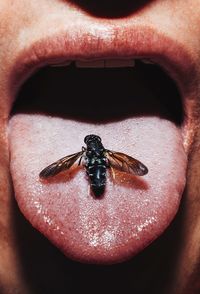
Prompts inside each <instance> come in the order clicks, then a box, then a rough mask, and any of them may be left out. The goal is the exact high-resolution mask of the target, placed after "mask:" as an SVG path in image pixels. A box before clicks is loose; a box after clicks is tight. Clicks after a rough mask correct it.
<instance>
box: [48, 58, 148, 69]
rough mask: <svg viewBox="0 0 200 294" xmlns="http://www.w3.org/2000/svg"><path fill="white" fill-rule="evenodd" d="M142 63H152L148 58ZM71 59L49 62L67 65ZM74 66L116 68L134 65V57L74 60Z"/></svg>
mask: <svg viewBox="0 0 200 294" xmlns="http://www.w3.org/2000/svg"><path fill="white" fill-rule="evenodd" d="M141 61H142V62H143V63H147V64H153V62H152V61H151V60H150V59H141ZM71 63H72V61H62V62H60V63H55V64H51V65H50V66H53V67H64V66H68V65H70V64H71ZM75 65H76V67H79V68H116V67H134V66H135V60H134V59H105V60H92V61H91V60H90V61H82V60H77V61H75Z"/></svg>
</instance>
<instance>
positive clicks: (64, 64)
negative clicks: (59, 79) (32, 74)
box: [50, 60, 72, 67]
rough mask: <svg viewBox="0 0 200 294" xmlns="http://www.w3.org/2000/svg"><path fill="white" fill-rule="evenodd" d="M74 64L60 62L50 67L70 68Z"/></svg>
mask: <svg viewBox="0 0 200 294" xmlns="http://www.w3.org/2000/svg"><path fill="white" fill-rule="evenodd" d="M71 63H72V62H71V61H66V60H65V61H62V62H58V63H53V64H50V66H52V67H64V66H68V65H70V64H71Z"/></svg>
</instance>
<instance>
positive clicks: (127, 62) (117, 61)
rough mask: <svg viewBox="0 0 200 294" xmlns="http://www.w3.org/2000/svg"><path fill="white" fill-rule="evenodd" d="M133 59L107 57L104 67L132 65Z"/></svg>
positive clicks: (133, 63) (133, 64)
mask: <svg viewBox="0 0 200 294" xmlns="http://www.w3.org/2000/svg"><path fill="white" fill-rule="evenodd" d="M134 66H135V60H134V59H107V60H105V67H134Z"/></svg>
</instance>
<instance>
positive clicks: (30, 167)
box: [10, 114, 186, 263]
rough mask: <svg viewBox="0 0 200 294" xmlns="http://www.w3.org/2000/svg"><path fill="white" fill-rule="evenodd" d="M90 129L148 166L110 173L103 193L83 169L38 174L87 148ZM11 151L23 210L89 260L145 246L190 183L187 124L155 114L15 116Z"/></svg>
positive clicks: (123, 255) (109, 259) (117, 257)
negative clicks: (94, 191) (98, 120)
mask: <svg viewBox="0 0 200 294" xmlns="http://www.w3.org/2000/svg"><path fill="white" fill-rule="evenodd" d="M91 133H94V134H97V135H99V136H100V137H101V138H102V142H103V144H104V146H105V148H107V149H111V150H114V151H122V152H124V153H126V154H129V155H131V156H133V157H135V158H137V159H139V160H140V161H142V162H143V163H144V164H145V165H146V166H147V167H148V169H149V173H148V174H147V175H146V176H144V177H140V178H139V177H134V176H130V175H128V174H125V173H120V172H116V173H115V178H113V176H112V174H111V173H110V172H108V176H107V184H106V192H105V195H104V196H103V198H101V199H95V198H94V197H92V196H91V194H90V189H89V182H88V179H87V176H86V172H85V170H84V168H78V169H74V170H73V171H71V170H70V171H68V172H65V173H63V174H62V175H60V176H56V177H54V178H52V179H50V180H48V181H46V182H44V181H41V180H40V179H39V173H40V171H41V170H42V169H43V168H44V167H46V166H47V165H49V164H50V163H52V162H54V161H55V160H58V159H60V158H61V157H64V156H65V155H69V154H72V153H75V152H78V151H80V150H81V147H82V146H83V145H84V144H83V139H84V137H85V136H86V135H88V134H91ZM10 151H11V173H12V177H13V182H14V189H15V195H16V199H17V201H18V204H19V207H20V209H21V211H22V212H23V214H24V215H25V217H26V218H27V219H28V220H29V221H30V222H31V224H32V225H33V226H34V227H35V228H37V229H38V230H39V231H40V232H41V233H43V234H44V235H45V236H46V237H47V238H48V239H49V240H50V241H51V242H52V243H54V244H55V245H56V246H57V247H58V248H60V250H61V251H62V252H63V253H64V254H65V255H66V256H68V257H71V258H73V259H75V260H79V261H82V262H89V263H115V262H119V261H122V260H125V259H127V258H130V257H132V256H134V255H135V254H136V253H138V252H139V251H141V250H142V249H144V248H145V247H146V246H147V245H148V244H149V243H151V242H152V241H153V240H154V239H156V238H157V237H158V236H159V235H160V234H161V233H162V232H163V231H164V229H165V228H166V227H167V226H168V225H169V223H170V222H171V220H172V219H173V217H174V215H175V214H176V212H177V209H178V205H179V202H180V198H181V195H182V192H183V188H184V184H185V169H186V155H185V152H184V149H183V146H182V138H181V135H180V131H179V129H178V128H176V127H175V125H174V124H173V123H171V122H169V121H167V120H165V119H159V118H156V117H141V118H140V117H139V118H131V119H125V120H122V121H120V122H113V123H108V124H102V125H101V124H99V125H98V124H89V123H88V124H87V123H83V122H75V121H72V120H65V119H61V118H52V117H46V116H42V115H26V114H17V115H15V116H13V117H12V119H11V121H10Z"/></svg>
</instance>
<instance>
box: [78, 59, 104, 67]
mask: <svg viewBox="0 0 200 294" xmlns="http://www.w3.org/2000/svg"><path fill="white" fill-rule="evenodd" d="M75 64H76V67H86V68H87V67H88V68H98V67H100V68H103V67H104V65H105V62H104V60H93V61H81V60H78V61H76V62H75Z"/></svg>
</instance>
